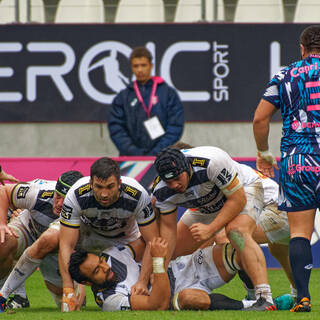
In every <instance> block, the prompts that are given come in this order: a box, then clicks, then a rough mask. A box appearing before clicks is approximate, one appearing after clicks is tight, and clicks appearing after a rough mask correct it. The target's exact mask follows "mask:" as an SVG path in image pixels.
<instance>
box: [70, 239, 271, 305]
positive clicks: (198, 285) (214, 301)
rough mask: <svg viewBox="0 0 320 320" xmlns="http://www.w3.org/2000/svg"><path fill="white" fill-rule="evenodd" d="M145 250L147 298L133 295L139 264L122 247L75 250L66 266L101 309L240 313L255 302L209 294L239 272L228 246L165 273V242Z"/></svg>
mask: <svg viewBox="0 0 320 320" xmlns="http://www.w3.org/2000/svg"><path fill="white" fill-rule="evenodd" d="M149 246H150V252H151V255H152V257H153V279H152V281H151V284H152V289H150V292H149V295H139V294H134V293H132V292H131V290H130V288H131V286H132V285H133V284H134V283H135V282H136V281H137V279H138V277H139V272H140V265H139V264H138V263H137V262H136V261H135V260H134V258H133V254H132V253H133V252H132V250H131V249H132V248H131V249H130V250H129V248H128V247H125V246H124V247H113V248H109V249H107V250H105V251H104V252H103V253H102V254H101V255H100V256H97V255H95V254H91V253H87V252H86V251H76V252H74V253H73V254H72V255H71V259H70V264H69V272H70V275H71V277H72V278H73V279H74V280H76V281H77V282H79V283H82V284H86V285H90V286H91V288H92V291H93V293H94V296H95V301H96V303H97V304H98V306H99V307H100V308H101V309H102V310H103V311H117V310H119V311H120V310H166V309H169V308H174V309H175V310H184V309H194V310H222V309H223V310H241V309H244V308H247V307H250V306H251V305H252V304H253V303H254V302H255V301H247V300H243V301H237V300H233V299H230V298H228V297H226V296H224V295H221V294H214V293H211V292H212V290H213V289H216V288H219V287H221V286H223V285H225V284H226V283H227V282H229V281H230V280H231V279H232V278H233V277H234V275H235V274H236V271H237V270H240V267H239V265H238V262H239V261H237V260H238V258H237V254H236V252H235V250H234V249H233V248H232V247H231V245H230V244H226V245H216V246H210V247H207V248H205V249H199V250H197V251H196V252H194V253H193V254H192V255H188V256H183V257H179V258H177V259H176V260H174V261H171V262H170V264H169V268H168V273H167V272H166V271H165V266H164V257H165V256H166V254H167V251H168V244H167V241H166V240H165V239H163V238H155V239H153V241H152V242H151V243H149ZM133 249H134V247H133ZM275 300H276V301H277V299H275Z"/></svg>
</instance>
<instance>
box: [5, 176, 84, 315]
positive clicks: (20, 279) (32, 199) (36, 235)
mask: <svg viewBox="0 0 320 320" xmlns="http://www.w3.org/2000/svg"><path fill="white" fill-rule="evenodd" d="M82 176H83V175H82V174H81V173H80V172H79V171H68V172H65V173H63V174H62V175H61V176H60V177H59V179H58V181H48V180H41V179H36V180H34V181H31V182H30V183H19V184H16V185H6V186H2V187H1V188H0V217H1V218H0V219H1V222H2V223H1V225H0V237H1V241H0V266H1V268H0V270H1V271H0V272H1V273H0V277H1V279H5V278H6V277H7V276H8V274H9V273H10V271H11V270H12V268H13V266H14V261H15V260H16V259H19V258H20V259H19V262H18V265H17V266H16V267H15V268H14V270H13V271H12V274H11V277H9V279H7V281H6V282H5V284H4V285H3V286H2V288H1V291H0V297H1V298H0V311H3V309H4V308H5V303H6V300H7V299H8V297H9V295H10V294H11V293H12V292H13V291H14V290H15V289H17V288H18V287H19V286H20V285H21V284H23V283H24V280H25V279H26V278H27V277H28V276H29V275H30V274H31V273H32V272H33V271H34V270H35V269H36V268H37V267H38V266H39V267H40V271H41V272H42V275H43V277H44V279H45V283H46V286H47V288H48V289H49V291H50V292H51V293H52V295H53V298H54V300H55V302H56V303H57V304H59V303H60V300H61V278H60V277H59V275H58V260H57V255H51V256H48V257H46V258H45V256H46V255H47V254H48V253H50V252H52V251H54V250H55V249H56V248H57V245H56V244H57V243H58V236H57V235H58V231H57V230H56V228H57V227H56V226H55V225H53V226H51V227H50V228H49V226H50V225H51V224H52V223H53V222H54V221H55V220H57V219H58V217H59V214H60V211H61V209H62V204H63V201H64V197H65V195H66V193H67V191H68V189H69V188H70V186H71V185H72V184H73V183H75V182H76V181H77V180H78V179H80V178H81V177H82ZM9 208H11V209H13V210H16V209H18V208H20V209H24V210H23V211H22V212H21V213H20V214H19V215H18V216H16V217H13V218H12V219H11V220H10V222H9V223H8V224H7V212H8V209H9ZM48 228H49V229H48ZM44 252H46V254H44ZM44 258H45V259H44ZM3 282H4V281H3ZM20 292H21V291H19V293H20ZM8 306H9V307H11V308H18V307H28V306H29V302H28V300H27V298H26V296H20V295H15V296H14V297H13V299H10V300H9V301H8ZM1 309H2V310H1Z"/></svg>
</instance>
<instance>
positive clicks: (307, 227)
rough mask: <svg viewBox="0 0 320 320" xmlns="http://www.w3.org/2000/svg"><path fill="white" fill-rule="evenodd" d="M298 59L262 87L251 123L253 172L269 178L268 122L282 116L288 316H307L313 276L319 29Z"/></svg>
mask: <svg viewBox="0 0 320 320" xmlns="http://www.w3.org/2000/svg"><path fill="white" fill-rule="evenodd" d="M300 53H301V59H300V60H299V61H296V62H293V63H292V64H290V65H289V66H287V67H285V68H283V69H281V70H280V71H279V72H278V73H277V74H276V75H274V76H273V78H272V79H271V80H270V82H269V83H268V85H267V88H266V90H265V92H264V94H263V96H262V99H261V100H260V102H259V104H258V107H257V109H256V112H255V116H254V120H253V132H254V137H255V141H256V145H257V150H258V152H257V168H258V170H260V171H261V172H263V173H264V174H265V175H267V176H269V177H273V176H274V167H275V168H276V169H278V167H277V161H276V160H275V158H274V157H273V155H272V153H271V152H270V151H269V144H268V136H269V126H270V121H271V117H272V116H273V114H275V113H276V112H277V111H278V110H281V116H282V119H283V127H282V138H281V163H280V179H279V184H280V192H279V209H280V210H284V211H287V212H288V220H289V225H290V238H291V240H290V244H289V248H290V250H289V251H290V262H291V268H292V273H293V276H294V281H295V284H296V287H297V290H298V299H297V304H296V305H295V307H294V308H293V309H292V311H293V312H310V311H311V300H310V292H309V281H310V275H311V270H312V267H313V265H312V260H313V259H312V251H311V244H310V239H311V236H312V233H313V230H314V220H315V214H316V209H317V208H319V207H320V198H319V182H320V175H319V171H320V144H319V141H320V140H319V138H320V132H319V123H320V114H319V96H320V90H319V88H320V86H319V75H320V70H319V64H320V25H313V26H309V27H307V28H306V29H304V30H303V32H302V33H301V35H300Z"/></svg>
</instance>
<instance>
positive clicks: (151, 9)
mask: <svg viewBox="0 0 320 320" xmlns="http://www.w3.org/2000/svg"><path fill="white" fill-rule="evenodd" d="M164 21H165V18H164V4H163V1H162V0H120V3H119V5H118V10H117V13H116V17H115V22H164Z"/></svg>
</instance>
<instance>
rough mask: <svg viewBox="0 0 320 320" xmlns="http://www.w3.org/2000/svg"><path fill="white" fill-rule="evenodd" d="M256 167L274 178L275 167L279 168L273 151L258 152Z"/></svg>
mask: <svg viewBox="0 0 320 320" xmlns="http://www.w3.org/2000/svg"><path fill="white" fill-rule="evenodd" d="M256 167H257V169H258V170H259V171H260V172H262V173H263V174H264V175H266V176H267V177H270V178H274V168H275V169H277V170H279V168H278V164H277V161H276V159H275V158H274V157H273V155H272V153H271V152H270V153H269V154H266V155H264V154H261V153H260V152H258V155H257V160H256Z"/></svg>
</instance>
